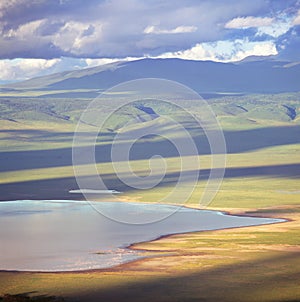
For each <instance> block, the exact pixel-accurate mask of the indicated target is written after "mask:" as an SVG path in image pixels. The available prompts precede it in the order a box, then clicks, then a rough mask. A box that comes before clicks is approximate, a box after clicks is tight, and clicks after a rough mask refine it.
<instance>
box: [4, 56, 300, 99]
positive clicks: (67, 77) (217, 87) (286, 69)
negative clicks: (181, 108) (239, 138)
mask: <svg viewBox="0 0 300 302" xmlns="http://www.w3.org/2000/svg"><path fill="white" fill-rule="evenodd" d="M139 78H163V79H169V80H173V81H177V82H180V83H182V84H184V85H187V86H189V87H190V88H192V89H194V90H196V91H197V92H199V93H282V92H297V91H300V83H299V78H300V64H298V63H291V62H283V61H276V60H274V59H270V58H268V59H265V60H262V59H259V60H254V59H253V58H252V59H251V60H243V61H241V62H238V63H218V62H211V61H188V60H180V59H142V60H137V61H131V62H117V63H112V64H107V65H103V66H98V67H94V68H88V69H82V70H76V71H69V72H63V73H57V74H53V75H50V76H45V77H39V78H34V79H30V80H27V81H23V82H19V83H14V84H10V85H6V86H2V92H9V91H10V92H11V91H24V90H26V91H29V90H39V91H41V90H42V91H45V90H47V91H49V90H50V91H52V93H48V95H51V96H54V97H55V96H66V97H74V96H76V92H78V94H77V95H78V96H79V95H81V96H82V93H83V92H84V93H87V92H89V91H92V92H94V95H96V94H97V93H98V92H99V90H100V91H101V90H105V89H107V88H110V87H112V86H114V85H116V84H118V83H121V82H124V81H129V80H133V79H139ZM80 90H83V91H80ZM94 95H90V96H94Z"/></svg>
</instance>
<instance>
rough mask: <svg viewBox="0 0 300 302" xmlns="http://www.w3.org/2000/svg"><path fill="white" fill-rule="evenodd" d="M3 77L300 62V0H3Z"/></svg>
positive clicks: (2, 79)
mask: <svg viewBox="0 0 300 302" xmlns="http://www.w3.org/2000/svg"><path fill="white" fill-rule="evenodd" d="M0 32H1V35H0V83H6V82H12V81H20V80H25V79H28V78H32V77H36V76H42V75H46V74H51V73H54V72H61V71H64V70H73V69H80V68H86V67H93V66H96V65H100V64H105V63H110V62H114V61H116V60H127V61H128V60H134V59H139V58H181V59H189V60H212V61H218V62H234V61H239V60H242V59H244V58H246V57H247V56H270V55H276V56H277V57H278V58H279V59H282V60H287V61H300V0H251V1H250V0H168V1H166V0H0Z"/></svg>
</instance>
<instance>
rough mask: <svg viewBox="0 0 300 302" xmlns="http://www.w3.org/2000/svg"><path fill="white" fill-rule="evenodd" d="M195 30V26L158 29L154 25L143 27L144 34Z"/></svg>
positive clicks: (179, 32) (178, 32) (190, 31)
mask: <svg viewBox="0 0 300 302" xmlns="http://www.w3.org/2000/svg"><path fill="white" fill-rule="evenodd" d="M196 30H197V27H196V26H177V27H176V28H173V29H160V28H158V27H156V26H147V27H146V28H145V29H144V34H182V33H192V32H195V31H196Z"/></svg>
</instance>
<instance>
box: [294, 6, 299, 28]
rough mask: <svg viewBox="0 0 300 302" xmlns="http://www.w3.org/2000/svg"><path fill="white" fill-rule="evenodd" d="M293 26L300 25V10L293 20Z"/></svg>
mask: <svg viewBox="0 0 300 302" xmlns="http://www.w3.org/2000/svg"><path fill="white" fill-rule="evenodd" d="M292 24H293V25H294V26H295V25H300V10H298V13H297V16H296V17H295V19H294V20H293V22H292Z"/></svg>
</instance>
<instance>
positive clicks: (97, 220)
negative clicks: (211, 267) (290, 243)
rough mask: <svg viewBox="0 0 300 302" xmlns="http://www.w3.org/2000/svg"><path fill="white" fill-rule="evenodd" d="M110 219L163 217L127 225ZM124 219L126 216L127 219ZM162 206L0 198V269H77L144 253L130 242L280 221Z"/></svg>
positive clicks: (109, 264) (121, 261) (137, 257)
mask: <svg viewBox="0 0 300 302" xmlns="http://www.w3.org/2000/svg"><path fill="white" fill-rule="evenodd" d="M95 208H97V210H98V211H96V210H95ZM99 212H102V213H105V214H107V215H106V216H108V217H120V218H122V217H123V218H124V219H123V220H133V221H134V219H135V217H139V219H140V218H141V217H145V219H147V217H148V218H149V217H151V218H153V217H156V215H158V216H157V217H165V218H164V219H160V220H159V221H157V222H153V223H148V224H126V223H120V222H117V221H114V220H111V219H109V218H107V217H105V216H104V215H101V214H100V213H99ZM125 218H126V219H125ZM282 221H284V220H282V219H269V218H254V217H239V216H231V215H226V214H223V213H221V212H217V211H207V210H196V209H189V208H185V207H177V206H172V205H163V204H142V203H125V202H124V203H120V202H101V203H99V202H97V203H96V202H90V203H89V202H85V201H71V200H70V201H57V200H56V201H51V200H43V201H31V200H20V201H9V202H0V270H18V271H75V270H89V269H100V268H107V267H111V266H115V265H118V264H121V263H125V262H128V261H132V260H135V259H139V258H142V257H143V252H139V251H134V250H130V249H128V248H127V247H128V246H129V245H131V244H133V243H137V242H143V241H149V240H153V239H156V238H158V237H160V236H163V235H168V234H175V233H186V232H194V231H204V230H216V229H223V228H232V227H242V226H251V225H259V224H269V223H275V222H282Z"/></svg>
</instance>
